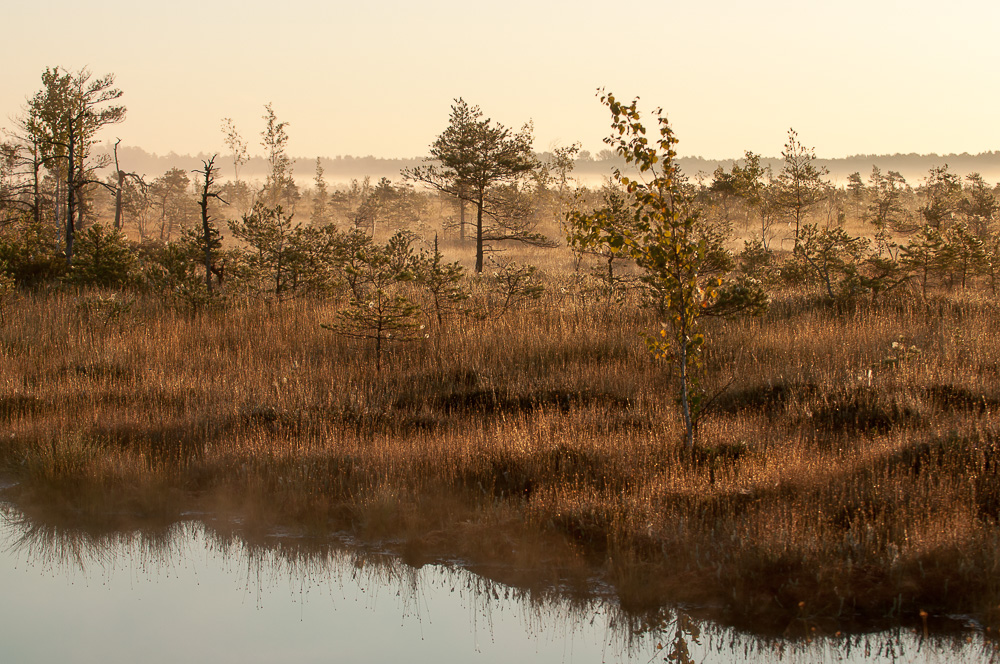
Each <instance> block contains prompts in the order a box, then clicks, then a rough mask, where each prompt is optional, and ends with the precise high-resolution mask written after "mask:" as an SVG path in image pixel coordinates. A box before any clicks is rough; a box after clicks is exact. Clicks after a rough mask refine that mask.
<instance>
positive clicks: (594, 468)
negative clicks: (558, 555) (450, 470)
mask: <svg viewBox="0 0 1000 664" xmlns="http://www.w3.org/2000/svg"><path fill="white" fill-rule="evenodd" d="M460 481H461V483H462V484H463V485H464V486H465V487H466V488H468V489H472V490H474V491H477V492H482V493H484V494H487V495H491V496H493V497H496V498H523V499H525V500H528V499H530V498H531V495H532V493H534V491H535V490H537V489H538V488H539V487H540V486H545V485H551V486H556V485H565V484H572V485H574V486H585V487H589V488H591V489H593V490H595V491H607V490H613V491H625V490H627V489H628V488H629V487H630V482H629V480H628V479H627V475H626V474H625V473H623V472H621V469H619V468H618V467H617V466H616V464H615V461H614V459H612V458H610V457H608V456H607V455H604V454H601V453H599V452H597V451H594V450H590V449H581V448H573V447H568V446H566V445H559V446H557V447H554V448H550V449H546V450H539V451H537V452H534V453H532V454H526V455H519V454H505V453H502V452H491V453H487V454H485V455H484V456H483V458H482V459H481V460H480V461H479V463H478V464H477V465H475V466H472V467H470V468H467V469H466V470H464V472H463V473H462V476H461V479H460Z"/></svg>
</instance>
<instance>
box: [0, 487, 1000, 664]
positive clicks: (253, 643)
mask: <svg viewBox="0 0 1000 664" xmlns="http://www.w3.org/2000/svg"><path fill="white" fill-rule="evenodd" d="M202 518H203V519H205V521H207V522H203V521H195V520H191V521H184V522H181V523H176V524H172V525H169V526H164V527H162V528H159V529H143V530H133V531H128V532H122V531H110V530H109V531H95V530H86V529H82V528H76V527H72V526H69V525H67V524H64V523H59V522H55V521H46V520H45V519H41V518H38V517H37V516H33V518H29V517H27V516H25V515H24V514H23V513H22V512H20V511H18V510H16V509H14V508H13V507H11V506H9V505H8V506H0V584H2V587H3V588H4V589H5V593H4V600H3V602H0V661H17V662H33V661H38V662H42V661H46V662H47V661H74V662H88V661H93V662H116V661H121V662H124V661H144V662H157V661H163V662H172V661H179V660H184V661H192V662H200V661H205V662H208V661H216V662H217V661H241V662H255V661H262V662H263V661H295V662H310V661H316V662H319V661H322V662H329V661H344V662H390V661H391V662H397V661H407V662H511V661H517V662H619V661H620V662H644V663H645V662H663V661H674V662H731V661H749V662H775V661H781V662H882V661H885V662H954V661H968V662H983V661H998V658H997V657H996V650H995V647H994V644H993V642H992V641H990V640H989V639H988V638H985V637H986V636H987V635H985V634H983V633H981V632H976V631H972V632H968V633H966V634H963V635H962V636H961V637H958V638H954V637H937V638H935V637H931V638H923V635H922V634H914V633H913V632H912V631H910V630H896V631H893V632H883V633H878V634H869V635H857V636H851V637H842V636H822V637H820V636H816V637H814V638H812V639H799V640H780V639H763V638H757V637H754V636H751V635H747V634H743V633H740V632H737V631H735V630H731V629H726V628H722V627H719V626H715V625H713V624H711V623H700V622H698V621H696V620H694V619H693V618H691V617H690V616H689V615H687V614H685V613H683V612H664V613H663V614H662V615H659V616H642V617H636V616H631V615H628V614H626V613H624V612H622V611H621V610H619V608H618V607H617V605H616V604H615V603H614V602H611V601H608V600H607V599H601V598H594V597H590V598H581V597H565V596H562V595H560V594H559V593H558V592H557V591H556V590H555V589H552V588H546V589H534V590H531V589H519V588H512V587H509V586H505V585H502V584H500V583H496V582H494V581H491V580H490V579H488V578H484V577H483V576H479V575H476V574H473V573H471V572H469V571H466V570H464V569H461V568H459V567H457V566H454V565H444V564H436V565H424V566H423V567H420V568H414V567H410V566H408V565H406V564H404V563H402V562H401V561H400V560H399V559H398V558H395V557H393V556H390V555H387V554H385V553H382V552H379V551H373V550H371V549H365V548H363V547H359V546H356V545H354V544H353V543H352V542H349V541H341V542H337V543H334V544H331V542H330V541H328V540H323V541H319V540H311V539H308V538H302V537H295V536H292V535H291V534H288V533H271V534H270V535H269V536H267V537H263V538H259V539H250V538H248V537H247V536H246V535H245V534H242V533H241V531H240V530H239V529H238V528H233V527H232V524H223V523H216V522H213V521H212V519H210V518H206V517H202ZM52 634H61V635H62V636H61V638H60V639H53V638H51V635H52ZM149 644H155V645H154V646H153V647H152V648H151V647H150V645H149Z"/></svg>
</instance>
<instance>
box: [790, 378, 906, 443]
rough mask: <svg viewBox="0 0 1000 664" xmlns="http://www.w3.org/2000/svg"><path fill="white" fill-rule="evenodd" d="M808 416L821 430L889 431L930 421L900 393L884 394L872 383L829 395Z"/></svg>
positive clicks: (813, 424) (814, 425)
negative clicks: (870, 385) (871, 385)
mask: <svg viewBox="0 0 1000 664" xmlns="http://www.w3.org/2000/svg"><path fill="white" fill-rule="evenodd" d="M807 420H808V422H809V423H810V424H811V425H812V426H813V427H815V428H816V429H819V430H823V431H848V432H864V431H877V432H885V431H889V430H891V429H895V428H897V427H903V426H917V425H920V424H924V423H925V422H926V418H925V417H924V415H923V414H922V413H920V411H918V410H917V409H916V408H914V407H913V406H911V405H910V404H908V403H904V402H903V401H902V399H901V398H900V396H899V395H897V394H892V395H883V394H881V393H880V392H879V391H878V390H877V389H875V388H869V387H861V388H857V389H854V390H848V391H845V392H842V393H839V394H834V395H830V396H827V398H826V399H824V400H823V402H822V403H821V404H820V405H819V406H818V407H816V408H815V409H814V410H813V411H812V413H811V417H807Z"/></svg>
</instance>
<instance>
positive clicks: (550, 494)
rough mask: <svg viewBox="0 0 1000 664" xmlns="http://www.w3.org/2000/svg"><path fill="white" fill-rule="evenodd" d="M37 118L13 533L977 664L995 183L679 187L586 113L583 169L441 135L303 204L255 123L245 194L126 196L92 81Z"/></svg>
mask: <svg viewBox="0 0 1000 664" xmlns="http://www.w3.org/2000/svg"><path fill="white" fill-rule="evenodd" d="M41 82H42V84H41V87H40V88H39V90H37V91H36V92H33V93H31V92H30V91H28V92H29V96H28V97H27V102H26V105H25V107H24V108H23V109H20V111H18V113H19V114H18V115H17V116H16V122H15V127H14V128H13V129H12V130H11V131H10V132H9V133H8V134H7V135H5V137H4V139H3V146H2V162H0V427H2V428H0V431H2V434H3V435H2V436H0V476H3V477H6V478H10V479H11V480H12V481H10V482H7V484H10V485H11V486H10V487H9V488H7V489H5V490H3V492H2V494H0V497H3V498H4V499H5V500H10V501H12V502H14V503H15V504H16V505H17V506H18V509H19V510H21V511H23V512H24V513H25V514H27V515H28V518H35V519H38V520H39V521H40V522H45V523H59V524H65V525H66V526H68V527H86V528H90V529H97V530H99V531H100V530H104V531H113V530H115V529H121V528H135V527H141V526H142V525H143V524H163V523H171V522H175V521H177V520H179V519H180V515H182V514H186V513H188V514H189V513H192V512H196V511H207V512H211V513H214V514H234V515H239V517H240V519H241V523H242V524H243V526H242V528H243V529H244V530H245V531H246V532H247V533H249V534H253V533H258V534H259V533H261V532H267V531H268V530H269V529H274V528H282V529H292V530H295V531H297V532H302V533H308V534H310V535H311V536H315V537H323V536H324V535H330V534H332V533H345V532H346V533H349V534H351V535H352V536H353V537H357V538H359V539H360V540H363V541H368V542H380V543H385V545H386V546H388V547H389V548H391V549H392V550H394V551H395V552H397V553H399V554H400V555H401V556H403V558H404V560H407V561H411V562H413V563H415V564H421V563H422V562H426V561H434V560H442V559H449V560H454V559H459V560H462V561H465V564H467V565H468V566H469V567H470V568H471V569H473V570H484V573H488V574H489V575H490V576H491V577H492V578H496V579H497V580H500V581H503V582H507V583H511V584H514V585H519V586H522V587H545V588H554V587H559V588H563V589H564V590H565V592H573V593H582V594H588V593H596V592H599V588H611V589H612V591H613V593H614V596H615V598H616V601H617V602H618V603H619V604H620V605H621V607H622V609H623V610H624V611H626V612H630V613H631V614H633V615H635V616H642V617H643V620H648V624H650V625H652V624H657V620H656V616H658V615H662V614H663V612H665V611H669V610H670V608H671V607H674V606H678V605H682V606H685V607H688V608H689V609H690V611H691V612H692V613H694V614H695V615H703V616H705V617H711V618H712V619H715V620H719V621H722V622H725V623H726V624H729V625H734V626H737V627H739V628H741V629H747V630H751V631H754V632H757V633H766V634H791V635H802V636H803V637H809V636H811V635H815V634H827V635H840V634H841V633H847V632H849V631H852V630H855V631H859V630H860V631H865V630H872V629H876V628H880V627H885V626H889V625H900V624H902V625H907V626H916V627H919V628H921V629H923V630H925V632H926V630H928V629H931V630H947V629H951V628H954V627H955V626H956V619H955V618H954V616H956V615H957V616H971V617H972V618H973V619H974V621H975V623H976V624H978V625H980V626H982V627H983V628H984V629H986V628H989V630H992V631H989V634H991V635H992V634H994V633H995V630H996V629H997V628H1000V608H998V607H1000V547H997V546H996V543H997V541H998V538H1000V525H998V519H1000V470H998V464H1000V447H998V445H1000V425H998V424H997V420H998V418H997V417H996V414H997V410H998V407H1000V344H997V343H996V339H997V337H996V330H997V329H1000V307H998V306H997V304H998V291H997V289H998V277H1000V201H998V197H1000V185H996V184H995V183H994V182H993V181H992V180H991V179H990V178H989V177H988V176H987V175H984V173H989V171H988V170H987V167H988V166H990V167H993V168H996V166H995V165H994V162H996V161H997V159H998V158H1000V157H998V154H997V153H986V154H984V155H978V156H975V157H971V156H968V155H956V156H955V157H956V159H955V160H954V162H952V161H951V160H950V158H949V162H948V163H945V162H944V161H941V162H938V163H931V164H930V165H926V164H925V162H923V161H920V159H922V158H916V157H913V159H915V160H916V163H921V164H924V165H925V166H926V168H925V169H924V170H923V173H922V176H921V177H919V178H915V177H913V176H912V175H911V174H910V173H911V172H912V169H913V166H912V163H914V162H913V161H912V160H911V161H910V162H907V163H910V166H908V167H907V168H909V169H911V170H909V171H907V174H906V175H904V173H903V172H902V170H897V168H896V167H895V166H897V165H898V168H899V169H903V168H904V167H903V166H902V165H901V164H903V163H904V162H903V161H897V162H890V161H886V162H885V164H891V166H886V165H885V164H883V166H879V165H873V164H872V163H871V161H870V160H862V161H866V163H867V165H866V166H865V167H864V170H863V171H862V170H852V171H850V172H848V173H847V174H846V175H845V176H844V179H843V182H842V184H835V183H834V182H833V181H832V177H831V173H830V169H829V167H828V166H826V165H824V162H822V161H821V160H819V159H817V157H816V155H815V153H814V150H813V149H811V148H809V147H808V146H807V145H806V144H804V142H803V141H804V140H805V139H803V138H800V137H799V135H798V134H797V133H796V132H795V131H794V130H789V132H788V134H787V136H786V137H784V147H783V149H782V151H781V156H780V157H779V158H776V159H767V158H764V157H762V156H761V155H758V154H754V153H752V152H745V153H744V154H743V156H742V157H740V158H738V159H735V160H730V161H727V162H722V163H715V162H711V163H709V162H704V163H703V162H699V161H698V160H692V161H685V160H684V159H681V158H678V156H677V137H676V136H675V135H674V132H673V129H672V127H671V125H670V123H669V121H668V119H667V116H666V114H665V113H663V112H662V111H658V110H654V111H650V112H643V111H642V110H641V109H640V106H639V104H638V101H637V100H623V99H621V98H618V97H616V96H615V95H614V94H612V93H611V92H608V91H604V90H601V91H599V92H598V95H597V99H596V100H594V101H593V102H592V103H595V104H601V105H603V107H604V108H605V109H606V111H607V113H608V119H609V132H608V138H607V139H606V140H605V143H606V145H607V148H606V153H604V152H602V153H600V154H598V155H586V154H582V153H581V151H580V146H579V145H577V144H574V145H570V146H565V147H561V148H555V149H552V150H551V151H548V152H539V151H536V149H535V146H534V143H533V135H532V127H531V124H530V122H527V119H526V124H525V125H524V126H522V127H520V128H509V127H505V126H503V125H501V124H499V123H497V122H494V121H492V120H490V119H489V117H488V109H480V108H479V107H477V106H475V105H474V104H472V103H470V102H467V101H466V100H464V99H462V98H457V99H455V100H454V102H453V104H452V107H451V113H450V116H449V117H446V118H444V117H443V118H442V119H441V127H442V129H441V133H440V134H439V135H438V136H437V137H436V138H435V139H434V141H433V142H432V143H431V145H430V146H429V153H428V157H427V158H426V159H420V160H411V161H405V162H403V163H400V164H397V163H396V162H394V161H393V160H385V161H386V162H388V163H391V164H392V165H393V167H394V168H396V169H397V171H398V173H397V175H396V176H395V177H391V176H390V175H379V174H378V173H374V174H362V173H357V172H356V171H355V172H352V173H350V175H351V176H352V177H350V179H349V180H348V181H346V182H343V183H338V184H332V183H331V181H335V180H336V178H335V177H332V176H331V177H330V178H328V174H330V173H333V172H336V169H337V168H339V166H335V165H334V162H336V163H337V164H339V163H340V162H345V161H347V160H344V159H341V160H326V161H324V160H320V159H317V160H316V161H315V162H313V163H312V166H313V172H312V175H311V178H310V180H309V182H308V183H303V181H302V179H301V177H298V176H297V175H296V172H295V171H294V162H295V160H293V159H292V158H291V157H290V156H289V155H288V154H287V143H288V135H289V134H288V132H289V131H290V130H291V129H292V127H290V126H289V125H288V123H286V122H283V121H282V120H281V119H280V118H279V117H278V116H277V114H276V113H275V111H274V110H273V107H272V106H271V105H270V104H268V105H267V106H265V107H264V114H263V117H262V123H261V128H260V132H259V136H260V143H261V147H262V148H263V151H264V154H265V157H264V158H263V159H262V160H261V161H260V163H259V164H254V162H253V161H252V160H251V159H250V157H249V142H250V139H249V138H248V137H247V136H249V134H246V135H245V134H244V133H242V131H241V129H240V128H237V127H236V126H235V125H234V124H233V123H232V122H231V121H230V120H227V119H223V120H222V123H221V124H222V131H221V132H220V136H221V137H222V143H223V145H224V148H223V149H221V150H220V151H219V152H218V154H214V153H213V154H206V155H204V156H201V157H200V158H199V159H197V163H182V162H177V163H181V164H182V165H179V166H178V165H171V166H168V167H167V168H166V169H165V170H163V171H162V172H161V173H160V174H158V175H152V174H151V173H150V172H149V171H145V169H144V168H141V167H140V166H139V165H138V164H139V163H140V157H141V156H142V153H140V152H138V151H137V150H135V149H134V148H129V149H125V148H122V147H121V146H120V144H117V143H115V142H109V141H110V138H111V137H112V136H113V135H114V131H116V127H117V126H118V125H121V126H122V128H123V129H124V128H125V127H126V126H127V123H126V122H125V115H126V111H125V106H124V105H123V101H122V100H123V99H124V98H125V97H124V94H123V91H121V90H119V89H118V88H116V87H115V81H114V76H113V75H110V74H109V75H104V76H95V75H94V74H92V73H91V72H89V71H87V70H80V71H71V70H65V69H61V68H55V69H47V70H46V71H45V72H44V73H43V75H42V81H41ZM116 145H117V146H118V149H117V150H116ZM102 146H103V147H102ZM859 159H861V158H859ZM896 159H899V160H904V161H905V160H906V159H910V156H907V157H897V158H896ZM352 161H358V162H361V163H362V164H370V162H366V161H365V160H352ZM153 163H162V162H156V161H154V162H153ZM845 163H846V162H845ZM849 163H851V164H854V163H855V162H853V161H851V162H849ZM857 163H859V164H860V163H861V162H857ZM699 164H701V165H699ZM705 164H707V165H708V166H709V167H710V168H702V165H705ZM970 164H971V165H977V166H978V165H982V169H981V170H971V166H970ZM400 166H401V168H399V167H400ZM353 167H354V165H353V164H352V168H353ZM692 168H696V169H697V171H696V172H692ZM883 168H884V169H885V170H883ZM921 168H923V166H922V167H921ZM150 169H152V167H150ZM859 169H860V166H859ZM965 169H970V170H965ZM157 171H158V169H157ZM157 171H152V172H157ZM588 174H590V175H593V176H596V175H598V174H599V175H600V176H601V177H600V179H593V180H588V179H587V175H588ZM365 175H369V176H371V175H376V176H378V177H365ZM582 182H586V185H587V186H584V185H583V184H581V183H582ZM249 534H248V535H247V536H250V535H249ZM595 578H596V579H599V580H600V581H601V583H600V584H595V583H594V580H595ZM957 623H958V624H961V623H962V621H961V620H959V621H957ZM990 638H992V636H991V637H990Z"/></svg>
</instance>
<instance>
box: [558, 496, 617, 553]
mask: <svg viewBox="0 0 1000 664" xmlns="http://www.w3.org/2000/svg"><path fill="white" fill-rule="evenodd" d="M550 525H551V526H552V528H554V529H555V530H556V532H559V533H562V534H564V535H568V536H569V537H570V538H571V539H572V540H573V541H574V542H576V543H577V544H579V545H580V546H581V548H582V550H583V552H584V553H585V554H586V555H588V556H590V557H591V558H593V559H594V560H603V559H604V557H605V554H606V553H607V551H608V547H609V545H610V536H611V533H612V526H613V517H612V516H611V515H609V514H607V513H606V512H604V511H602V510H599V509H593V508H589V509H582V510H574V511H572V512H564V513H561V514H556V515H554V516H553V517H552V518H551V520H550Z"/></svg>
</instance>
